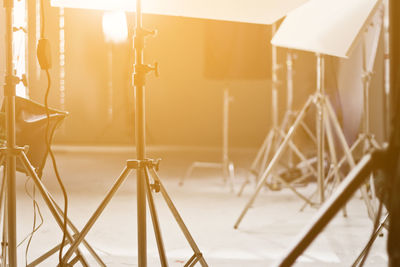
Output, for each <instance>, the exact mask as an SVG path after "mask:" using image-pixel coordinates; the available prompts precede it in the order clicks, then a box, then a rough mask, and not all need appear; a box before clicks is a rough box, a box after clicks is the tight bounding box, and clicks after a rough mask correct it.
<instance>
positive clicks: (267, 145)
mask: <svg viewBox="0 0 400 267" xmlns="http://www.w3.org/2000/svg"><path fill="white" fill-rule="evenodd" d="M273 140H274V131H272V130H271V131H270V132H269V134H268V135H267V137H266V138H265V140H264V143H263V144H262V146H261V148H260V149H259V150H258V152H257V155H256V158H255V159H254V161H253V163H252V164H251V166H250V172H251V173H250V174H249V175H247V176H246V180H245V181H244V182H243V184H242V186H241V187H240V189H239V193H238V196H241V195H242V194H243V191H244V189H245V187H246V186H247V185H248V184H249V183H250V175H251V174H253V175H255V176H256V177H257V176H259V175H260V173H261V172H262V170H263V168H264V166H265V164H266V162H267V161H268V158H269V153H270V151H271V147H272V142H273ZM260 160H262V163H260ZM257 168H258V169H257ZM256 182H257V178H256Z"/></svg>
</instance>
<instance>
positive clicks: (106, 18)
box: [103, 11, 128, 43]
mask: <svg viewBox="0 0 400 267" xmlns="http://www.w3.org/2000/svg"><path fill="white" fill-rule="evenodd" d="M103 32H104V35H105V37H106V41H107V42H114V43H120V42H123V41H125V40H126V39H127V38H128V26H127V24H126V15H125V12H123V11H107V12H105V13H104V15H103Z"/></svg>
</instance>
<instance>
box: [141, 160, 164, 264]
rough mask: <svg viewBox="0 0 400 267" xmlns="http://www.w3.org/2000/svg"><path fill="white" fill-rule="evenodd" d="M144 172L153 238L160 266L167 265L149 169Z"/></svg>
mask: <svg viewBox="0 0 400 267" xmlns="http://www.w3.org/2000/svg"><path fill="white" fill-rule="evenodd" d="M144 173H145V178H146V195H147V201H148V204H149V210H150V214H151V220H152V222H153V229H154V235H155V238H156V241H157V248H158V254H159V256H160V263H161V266H162V267H167V266H168V262H167V257H166V256H165V248H164V242H163V240H162V235H161V229H160V223H159V222H158V215H157V211H156V207H155V205H154V199H153V194H152V192H151V188H150V175H149V170H148V169H147V167H145V168H144Z"/></svg>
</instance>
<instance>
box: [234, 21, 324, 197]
mask: <svg viewBox="0 0 400 267" xmlns="http://www.w3.org/2000/svg"><path fill="white" fill-rule="evenodd" d="M272 29H273V30H272V32H273V34H275V33H276V23H275V24H273V25H272ZM281 68H282V67H281V65H280V64H278V60H277V47H276V46H274V45H272V122H273V126H272V129H271V130H270V131H269V133H268V135H267V136H266V138H265V139H264V142H263V144H262V145H261V147H260V149H259V150H258V152H257V154H256V157H255V159H254V161H253V162H252V164H251V166H250V174H252V175H254V176H255V177H256V179H255V180H256V182H257V181H258V180H259V179H260V176H261V174H262V173H263V172H264V170H265V168H266V167H267V166H268V163H269V161H270V160H271V158H272V156H273V155H274V153H276V151H277V149H278V147H279V145H280V144H281V143H282V140H283V139H284V137H285V133H286V131H287V130H288V128H289V126H290V125H291V124H292V123H293V120H294V118H295V116H296V112H295V111H293V54H292V52H291V51H287V55H286V89H287V104H286V112H285V115H284V117H283V121H282V123H281V124H280V125H279V123H278V117H279V116H278V89H279V86H280V84H281V82H280V81H279V79H278V71H279V69H281ZM300 124H301V125H300V126H301V127H302V128H303V129H304V131H305V133H306V134H307V135H308V136H309V137H310V138H311V140H312V141H314V142H315V143H316V138H315V136H314V134H313V133H312V132H311V130H310V129H309V127H308V126H307V125H306V124H305V123H304V122H303V121H302V122H301V123H300ZM287 152H288V159H289V160H288V163H286V164H285V166H284V167H285V169H286V171H287V172H288V173H289V174H290V171H291V170H293V169H295V170H300V169H301V168H306V169H308V172H306V173H305V174H300V175H299V177H297V178H296V179H294V180H292V181H291V182H290V183H291V184H295V183H298V182H302V181H303V180H304V179H305V178H307V177H309V176H310V175H315V176H317V173H316V170H315V169H314V168H313V167H312V164H311V162H310V160H308V159H307V158H306V157H305V155H304V154H303V153H302V152H301V151H300V149H299V148H298V147H297V146H296V145H295V144H294V142H292V141H291V142H290V145H289V151H287ZM294 154H295V155H296V156H297V157H298V158H299V159H300V162H299V163H297V164H294V162H293V155H294ZM281 173H285V170H282V171H281V172H280V173H276V174H275V175H281ZM250 182H251V179H250V177H249V176H247V177H246V179H245V181H244V182H243V184H242V186H241V188H240V190H239V193H238V196H241V195H242V193H243V191H244V189H245V187H246V186H247V185H248V184H249V183H250ZM268 185H269V187H270V188H271V189H272V190H276V189H279V188H280V185H278V184H277V183H276V179H275V182H274V181H271V183H269V184H268Z"/></svg>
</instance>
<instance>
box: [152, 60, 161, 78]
mask: <svg viewBox="0 0 400 267" xmlns="http://www.w3.org/2000/svg"><path fill="white" fill-rule="evenodd" d="M150 69H151V70H152V71H154V75H155V76H156V77H158V76H159V72H158V62H154V66H153V67H150Z"/></svg>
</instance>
